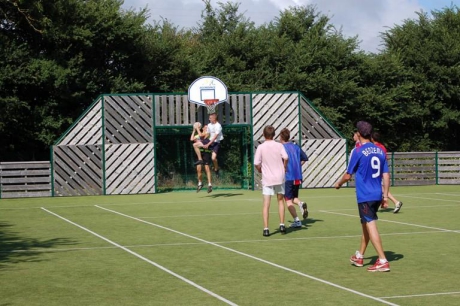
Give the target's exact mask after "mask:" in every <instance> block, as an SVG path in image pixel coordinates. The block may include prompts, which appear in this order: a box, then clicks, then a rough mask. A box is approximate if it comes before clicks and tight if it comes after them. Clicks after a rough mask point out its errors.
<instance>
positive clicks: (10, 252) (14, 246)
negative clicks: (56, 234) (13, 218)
mask: <svg viewBox="0 0 460 306" xmlns="http://www.w3.org/2000/svg"><path fill="white" fill-rule="evenodd" d="M12 227H13V226H12V225H10V224H7V223H5V222H0V269H2V268H5V267H6V265H5V264H6V263H20V262H38V261H40V258H39V255H40V254H41V253H42V250H37V249H49V248H52V247H55V246H56V245H70V244H75V242H74V241H71V240H70V239H66V238H54V239H48V240H39V239H36V238H26V237H21V236H19V235H17V234H16V233H14V232H13V231H12Z"/></svg>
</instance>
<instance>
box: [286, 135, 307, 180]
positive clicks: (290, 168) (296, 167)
mask: <svg viewBox="0 0 460 306" xmlns="http://www.w3.org/2000/svg"><path fill="white" fill-rule="evenodd" d="M284 149H285V150H286V152H287V154H288V158H289V159H288V164H287V172H286V181H294V180H302V164H301V162H302V161H307V160H308V157H307V154H306V153H305V152H304V151H302V150H301V149H300V147H299V146H298V145H296V144H295V143H292V142H287V143H285V144H284Z"/></svg>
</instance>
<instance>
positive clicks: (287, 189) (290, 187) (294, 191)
mask: <svg viewBox="0 0 460 306" xmlns="http://www.w3.org/2000/svg"><path fill="white" fill-rule="evenodd" d="M294 182H295V181H286V182H285V183H284V198H285V199H286V200H293V199H295V198H298V197H299V187H300V184H297V185H295V184H294Z"/></svg>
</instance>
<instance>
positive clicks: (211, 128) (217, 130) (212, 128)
mask: <svg viewBox="0 0 460 306" xmlns="http://www.w3.org/2000/svg"><path fill="white" fill-rule="evenodd" d="M208 133H209V134H210V135H211V136H210V137H209V139H211V140H212V139H214V136H216V134H217V138H216V140H214V141H215V142H221V141H222V140H223V139H224V135H223V134H222V125H220V123H219V122H216V123H214V124H213V123H208Z"/></svg>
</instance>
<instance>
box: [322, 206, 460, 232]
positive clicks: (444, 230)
mask: <svg viewBox="0 0 460 306" xmlns="http://www.w3.org/2000/svg"><path fill="white" fill-rule="evenodd" d="M320 212H323V213H326V214H334V215H341V216H347V217H353V218H359V216H357V215H349V214H344V213H338V212H334V211H327V210H320ZM379 221H382V222H389V223H396V224H403V225H409V226H416V227H422V228H428V229H432V230H438V231H441V232H449V233H457V234H460V231H457V230H449V229H445V228H439V227H432V226H425V225H419V224H413V223H407V222H400V221H393V220H385V219H380V218H379Z"/></svg>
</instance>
